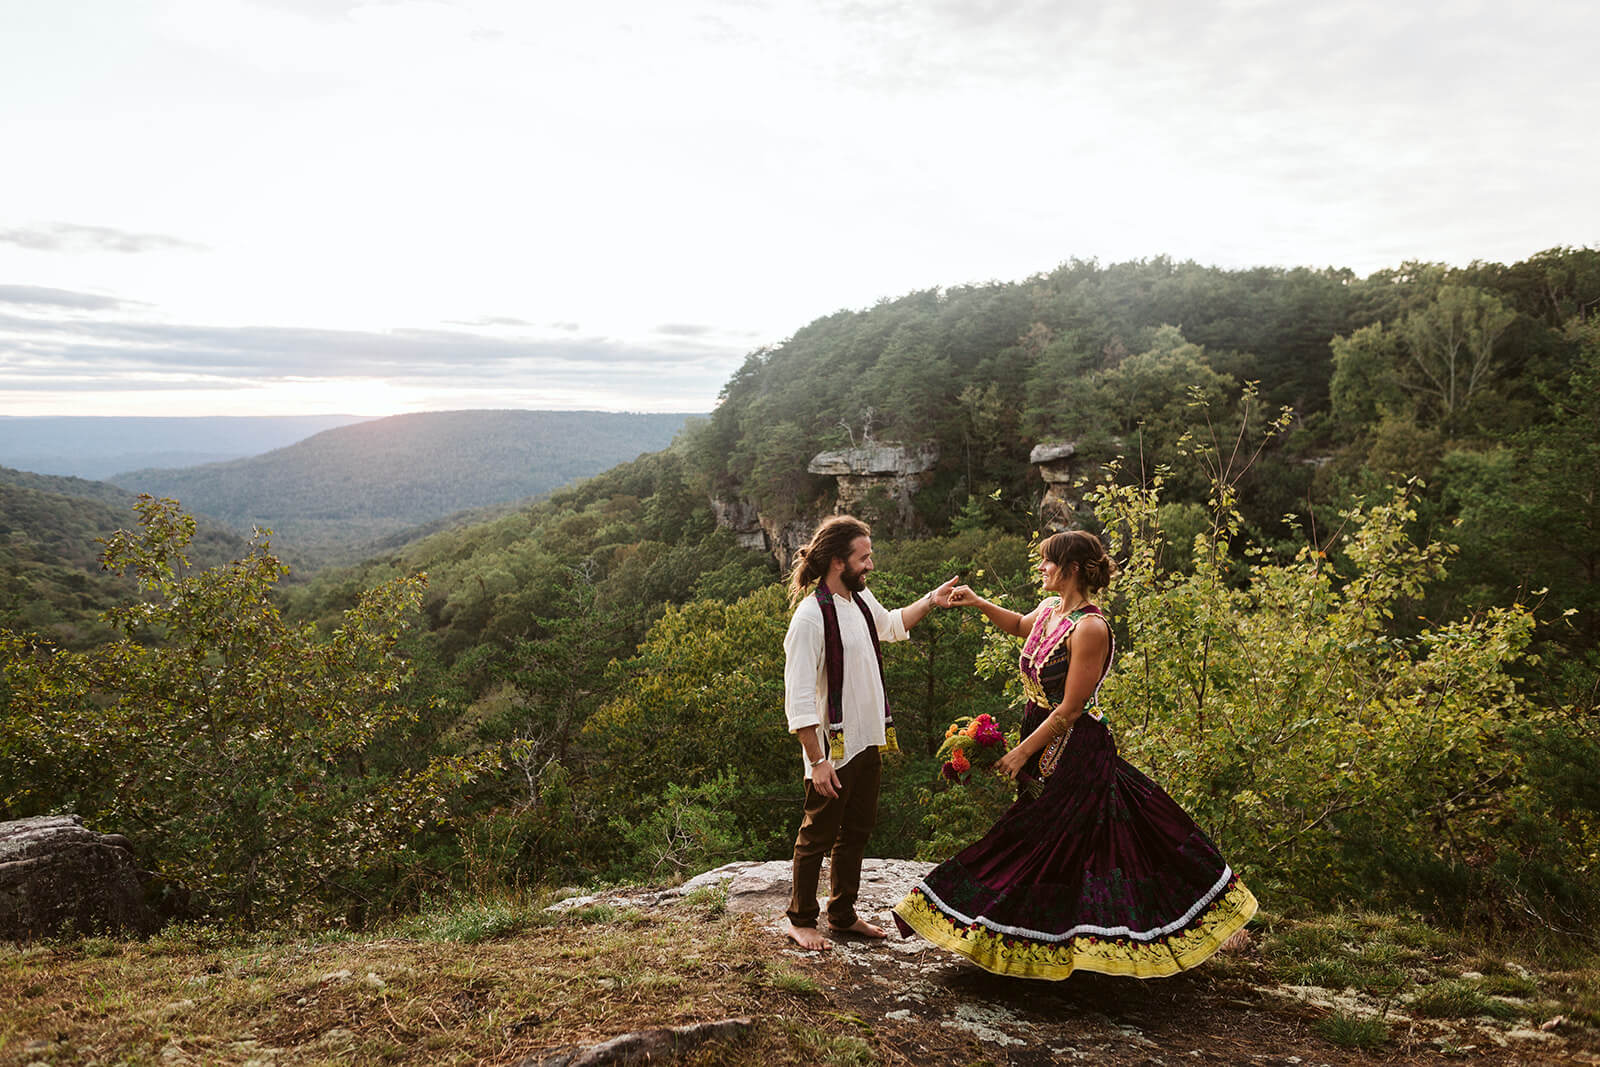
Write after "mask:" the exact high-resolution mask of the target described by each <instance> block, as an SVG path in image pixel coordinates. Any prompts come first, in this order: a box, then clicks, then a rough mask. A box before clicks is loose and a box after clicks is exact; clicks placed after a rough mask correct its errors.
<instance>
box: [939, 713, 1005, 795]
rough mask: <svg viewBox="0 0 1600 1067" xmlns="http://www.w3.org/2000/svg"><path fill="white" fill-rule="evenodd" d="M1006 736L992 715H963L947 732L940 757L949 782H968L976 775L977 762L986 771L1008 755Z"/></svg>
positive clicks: (940, 748) (944, 774)
mask: <svg viewBox="0 0 1600 1067" xmlns="http://www.w3.org/2000/svg"><path fill="white" fill-rule="evenodd" d="M1008 747H1009V746H1007V744H1006V735H1005V734H1003V733H1001V732H1000V724H999V723H997V722H995V721H994V718H993V717H992V716H989V715H979V716H976V717H974V716H970V715H963V716H962V717H961V718H959V719H957V720H956V721H955V722H953V723H951V724H950V728H949V729H948V730H946V731H945V732H944V744H942V745H940V746H939V756H940V757H942V758H943V759H944V767H943V769H942V770H941V771H940V773H941V774H942V775H943V776H944V777H945V778H946V779H947V780H949V781H952V782H965V781H966V780H967V776H968V775H970V774H971V773H972V765H973V761H974V760H976V761H978V762H979V763H980V764H982V765H984V766H986V767H992V766H993V765H994V762H995V761H996V760H998V759H999V758H1000V757H1001V756H1003V755H1005V754H1006V749H1007V748H1008Z"/></svg>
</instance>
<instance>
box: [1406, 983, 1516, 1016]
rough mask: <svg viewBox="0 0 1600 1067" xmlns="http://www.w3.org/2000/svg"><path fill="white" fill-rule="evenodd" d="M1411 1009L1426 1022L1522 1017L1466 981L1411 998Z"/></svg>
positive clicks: (1440, 985)
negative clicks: (1481, 1017)
mask: <svg viewBox="0 0 1600 1067" xmlns="http://www.w3.org/2000/svg"><path fill="white" fill-rule="evenodd" d="M1410 1006H1411V1010H1412V1011H1414V1012H1416V1013H1417V1014H1418V1015H1421V1016H1424V1017H1425V1018H1429V1019H1472V1018H1477V1017H1480V1016H1488V1017H1489V1018H1491V1019H1500V1020H1502V1021H1506V1022H1509V1021H1511V1020H1512V1019H1516V1018H1519V1017H1520V1016H1521V1015H1522V1009H1521V1008H1519V1007H1517V1005H1515V1004H1508V1003H1506V1002H1505V1001H1503V1000H1496V999H1495V998H1494V997H1492V996H1490V995H1489V994H1488V993H1485V992H1484V991H1483V989H1482V988H1480V987H1479V985H1478V984H1477V983H1476V982H1473V981H1468V980H1466V979H1455V980H1452V981H1445V982H1439V983H1437V984H1435V985H1430V986H1428V987H1427V988H1425V989H1423V990H1421V991H1420V992H1418V993H1417V994H1416V996H1414V997H1412V998H1411V1001H1410Z"/></svg>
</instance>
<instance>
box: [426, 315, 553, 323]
mask: <svg viewBox="0 0 1600 1067" xmlns="http://www.w3.org/2000/svg"><path fill="white" fill-rule="evenodd" d="M447 321H448V322H449V323H450V325H452V326H532V325H533V323H531V322H529V321H528V320H526V319H517V318H512V317H511V316H509V315H485V316H483V317H482V318H477V319H449V320H447Z"/></svg>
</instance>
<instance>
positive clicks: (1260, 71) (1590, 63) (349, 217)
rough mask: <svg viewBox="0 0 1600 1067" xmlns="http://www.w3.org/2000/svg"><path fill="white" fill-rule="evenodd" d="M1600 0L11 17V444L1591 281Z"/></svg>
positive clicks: (339, 0)
mask: <svg viewBox="0 0 1600 1067" xmlns="http://www.w3.org/2000/svg"><path fill="white" fill-rule="evenodd" d="M1597 41H1600V5H1597V4H1594V3H1592V0H1529V2H1526V3H1522V4H1516V5H1513V4H1507V3H1505V2H1504V0H1492V2H1477V0H1451V2H1448V3H1444V2H1436V3H1428V2H1412V3H1405V2H1395V0H1325V2H1322V3H1316V4H1309V3H1303V2H1298V0H1117V2H1107V0H1098V2H1095V3H1087V2H1081V0H1071V2H1056V3H1033V2H1027V0H1014V2H1013V0H907V2H899V0H883V2H880V0H803V2H766V0H722V2H709V0H707V2H700V0H646V2H632V0H618V2H606V0H590V2H588V3H561V4H556V3H551V2H548V0H367V2H346V0H50V2H40V0H0V101H4V103H3V104H0V145H3V146H5V147H4V158H5V161H4V163H3V164H0V415H62V414H82V415H274V414H323V413H350V414H362V415H384V414H396V413H400V412H406V411H423V410H444V409H455V408H485V407H493V408H539V409H551V408H594V409H602V410H615V411H686V412H687V411H702V412H703V411H709V410H710V409H711V408H712V407H713V406H715V404H716V401H717V395H718V392H719V390H720V388H721V386H722V384H723V383H724V382H725V381H726V380H727V378H728V377H729V375H730V374H731V373H732V372H733V371H734V370H735V369H736V368H737V367H738V366H739V365H740V364H741V363H742V362H743V361H744V359H745V357H746V356H747V355H748V354H749V353H751V352H753V351H756V350H758V349H761V348H763V347H766V346H770V345H775V344H778V343H781V342H782V341H783V340H784V339H785V338H786V337H788V336H790V335H792V334H793V333H794V332H795V331H797V330H798V329H800V328H801V327H802V326H804V325H805V324H806V323H808V322H810V321H812V320H814V319H816V318H818V317H820V316H823V315H827V314H830V313H832V312H835V311H837V310H839V309H841V308H864V307H870V306H871V305H872V304H874V303H876V302H877V301H878V300H881V299H885V298H893V297H896V296H899V295H902V294H904V293H907V292H910V291H913V290H921V289H928V288H933V287H943V286H958V285H965V284H973V283H982V282H986V281H993V280H999V281H1015V280H1020V279H1023V278H1026V277H1028V276H1030V275H1033V274H1037V273H1040V272H1043V271H1048V270H1051V269H1053V268H1054V267H1056V266H1057V265H1059V264H1061V263H1063V262H1065V261H1067V260H1069V259H1086V260H1089V259H1092V260H1098V261H1100V262H1102V263H1112V262H1121V261H1125V260H1134V259H1147V258H1150V257H1154V256H1162V255H1165V256H1171V257H1173V258H1174V259H1178V260H1194V261H1197V262H1200V263H1203V264H1210V265H1216V266H1221V267H1227V268H1243V267H1252V266H1261V265H1267V266H1284V267H1293V266H1310V267H1326V266H1333V267H1347V268H1350V269H1352V270H1354V271H1355V272H1357V273H1358V274H1361V275H1363V276H1364V275H1367V274H1370V273H1371V272H1373V271H1377V270H1381V269H1384V268H1387V267H1395V266H1399V265H1400V264H1401V263H1403V262H1405V261H1407V260H1425V261H1431V262H1444V263H1450V264H1454V265H1465V264H1467V263H1469V262H1472V261H1473V260H1488V261H1499V262H1503V263H1512V262H1516V261H1518V260H1520V259H1525V258H1527V257H1528V256H1529V255H1532V254H1533V253H1535V252H1538V251H1541V250H1543V249H1547V248H1552V247H1557V246H1587V247H1595V246H1600V197H1597V196H1595V195H1594V187H1595V184H1596V177H1595V176H1596V175H1597V174H1600V136H1596V131H1595V124H1594V117H1593V108H1594V104H1595V102H1596V101H1597V100H1600V51H1597V49H1596V42H1597Z"/></svg>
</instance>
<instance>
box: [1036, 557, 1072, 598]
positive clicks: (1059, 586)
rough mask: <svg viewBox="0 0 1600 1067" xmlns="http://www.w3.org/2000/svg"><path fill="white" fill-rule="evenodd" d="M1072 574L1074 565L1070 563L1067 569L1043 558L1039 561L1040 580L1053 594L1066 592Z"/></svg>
mask: <svg viewBox="0 0 1600 1067" xmlns="http://www.w3.org/2000/svg"><path fill="white" fill-rule="evenodd" d="M1071 573H1072V564H1070V563H1069V564H1067V565H1066V566H1065V567H1062V566H1060V565H1058V564H1056V563H1054V562H1052V561H1051V560H1048V559H1043V558H1041V559H1040V560H1039V578H1040V579H1041V581H1042V582H1043V584H1044V587H1045V588H1046V589H1047V590H1049V591H1050V592H1052V593H1061V592H1065V591H1066V588H1067V577H1068V576H1069V575H1070V574H1071Z"/></svg>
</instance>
